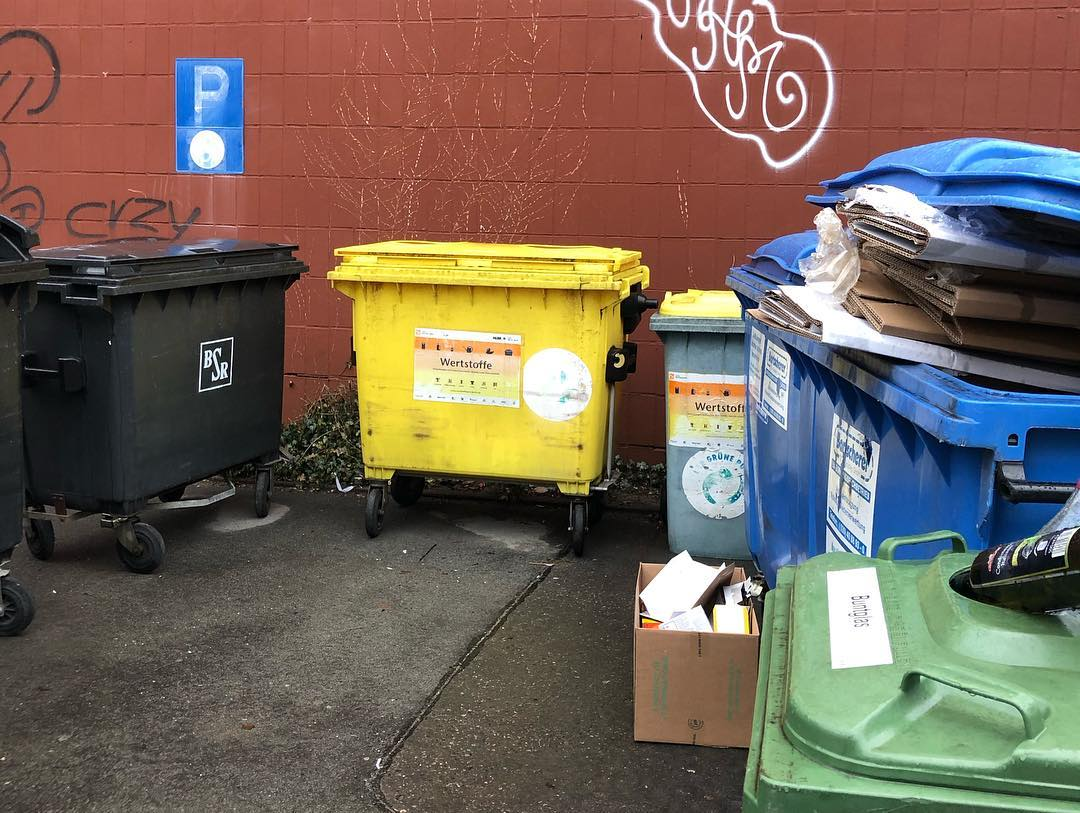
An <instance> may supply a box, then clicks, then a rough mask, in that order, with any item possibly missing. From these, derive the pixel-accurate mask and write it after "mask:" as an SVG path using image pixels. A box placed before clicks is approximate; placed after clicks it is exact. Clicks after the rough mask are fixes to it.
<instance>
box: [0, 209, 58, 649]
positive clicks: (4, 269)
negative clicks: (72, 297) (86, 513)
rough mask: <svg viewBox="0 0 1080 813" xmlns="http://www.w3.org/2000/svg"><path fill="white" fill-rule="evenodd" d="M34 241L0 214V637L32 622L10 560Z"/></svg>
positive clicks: (35, 272)
mask: <svg viewBox="0 0 1080 813" xmlns="http://www.w3.org/2000/svg"><path fill="white" fill-rule="evenodd" d="M37 241H38V236H37V234H36V233H35V232H33V231H31V230H30V229H28V228H26V227H25V226H23V225H21V224H19V223H16V222H15V221H14V220H11V219H10V218H7V217H4V216H3V215H0V635H17V634H18V633H20V632H22V631H23V630H24V629H26V627H27V626H28V625H29V624H30V622H31V621H32V620H33V618H34V601H33V598H32V597H31V595H30V593H29V591H27V589H26V588H25V587H23V586H22V584H20V583H19V581H18V580H17V579H15V578H14V577H13V576H12V575H11V568H10V564H8V560H9V559H10V558H11V552H12V550H14V548H15V546H16V545H17V544H19V542H20V540H21V539H22V535H23V434H22V396H21V392H20V386H19V379H20V375H21V373H20V364H19V357H20V353H21V347H22V320H23V319H24V318H25V314H26V312H27V311H28V310H29V309H30V308H32V307H33V306H34V299H35V297H36V295H37V291H36V288H35V287H34V282H35V281H36V280H39V279H41V278H43V277H45V276H46V275H47V274H48V272H47V271H46V270H45V265H44V264H43V263H41V262H39V261H36V260H34V259H33V258H32V257H31V256H30V249H31V248H33V246H34V245H36V244H37Z"/></svg>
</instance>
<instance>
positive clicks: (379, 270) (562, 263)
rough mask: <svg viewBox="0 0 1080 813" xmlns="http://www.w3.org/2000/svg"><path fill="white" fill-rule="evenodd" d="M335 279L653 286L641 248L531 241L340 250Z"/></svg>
mask: <svg viewBox="0 0 1080 813" xmlns="http://www.w3.org/2000/svg"><path fill="white" fill-rule="evenodd" d="M334 254H336V255H337V256H338V257H340V258H341V265H339V266H338V267H337V268H336V269H334V270H333V271H331V272H330V274H329V277H330V279H331V280H353V281H361V282H415V283H434V284H442V285H492V286H506V287H514V288H521V287H536V288H580V289H598V290H620V289H622V288H624V287H627V286H628V285H629V284H632V283H634V282H642V283H643V284H645V285H647V284H648V269H647V268H646V267H645V266H643V265H641V252H640V251H627V250H625V249H621V248H604V247H601V246H547V245H532V244H527V243H466V242H462V243H440V242H432V241H427V240H393V241H389V242H384V243H369V244H367V245H359V246H346V247H343V248H339V249H336V250H335V251H334Z"/></svg>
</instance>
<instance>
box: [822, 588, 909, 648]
mask: <svg viewBox="0 0 1080 813" xmlns="http://www.w3.org/2000/svg"><path fill="white" fill-rule="evenodd" d="M825 576H826V586H827V588H828V595H829V649H830V651H831V654H832V668H833V669H852V668H856V667H860V666H887V665H889V664H891V663H892V662H893V654H892V644H891V643H890V642H889V622H888V620H887V619H886V618H885V608H884V607H882V604H881V586H880V585H879V584H878V574H877V570H876V569H875V568H872V567H860V568H856V569H855V570H830V571H829V572H828V573H826V574H825Z"/></svg>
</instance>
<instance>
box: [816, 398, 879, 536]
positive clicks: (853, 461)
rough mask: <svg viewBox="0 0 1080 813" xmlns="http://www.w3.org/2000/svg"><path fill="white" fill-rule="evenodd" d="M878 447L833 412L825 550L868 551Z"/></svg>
mask: <svg viewBox="0 0 1080 813" xmlns="http://www.w3.org/2000/svg"><path fill="white" fill-rule="evenodd" d="M880 450H881V445H880V444H878V443H877V442H876V441H872V440H870V439H868V438H867V437H866V435H864V434H863V433H862V432H860V431H859V430H858V429H856V428H855V427H854V426H853V425H852V424H850V423H848V422H847V421H845V420H844V419H843V418H841V417H840V416H839V415H836V414H834V415H833V426H832V443H831V444H830V446H829V485H828V488H827V490H826V505H825V548H826V550H829V551H838V550H839V551H847V552H848V553H858V554H861V555H863V556H870V555H871V554H872V552H873V551H872V549H871V543H872V542H873V539H874V502H875V500H876V499H877V475H878V463H879V462H880V461H879V460H878V458H879V452H880Z"/></svg>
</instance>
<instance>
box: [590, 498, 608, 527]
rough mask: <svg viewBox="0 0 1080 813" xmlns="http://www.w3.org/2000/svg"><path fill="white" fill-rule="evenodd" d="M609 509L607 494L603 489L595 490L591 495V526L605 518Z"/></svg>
mask: <svg viewBox="0 0 1080 813" xmlns="http://www.w3.org/2000/svg"><path fill="white" fill-rule="evenodd" d="M606 509H607V494H606V493H605V492H603V491H594V492H593V493H592V494H590V495H589V526H590V527H592V526H593V525H595V524H596V523H598V522H599V521H600V520H602V519H603V518H604V511H605V510H606Z"/></svg>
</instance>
